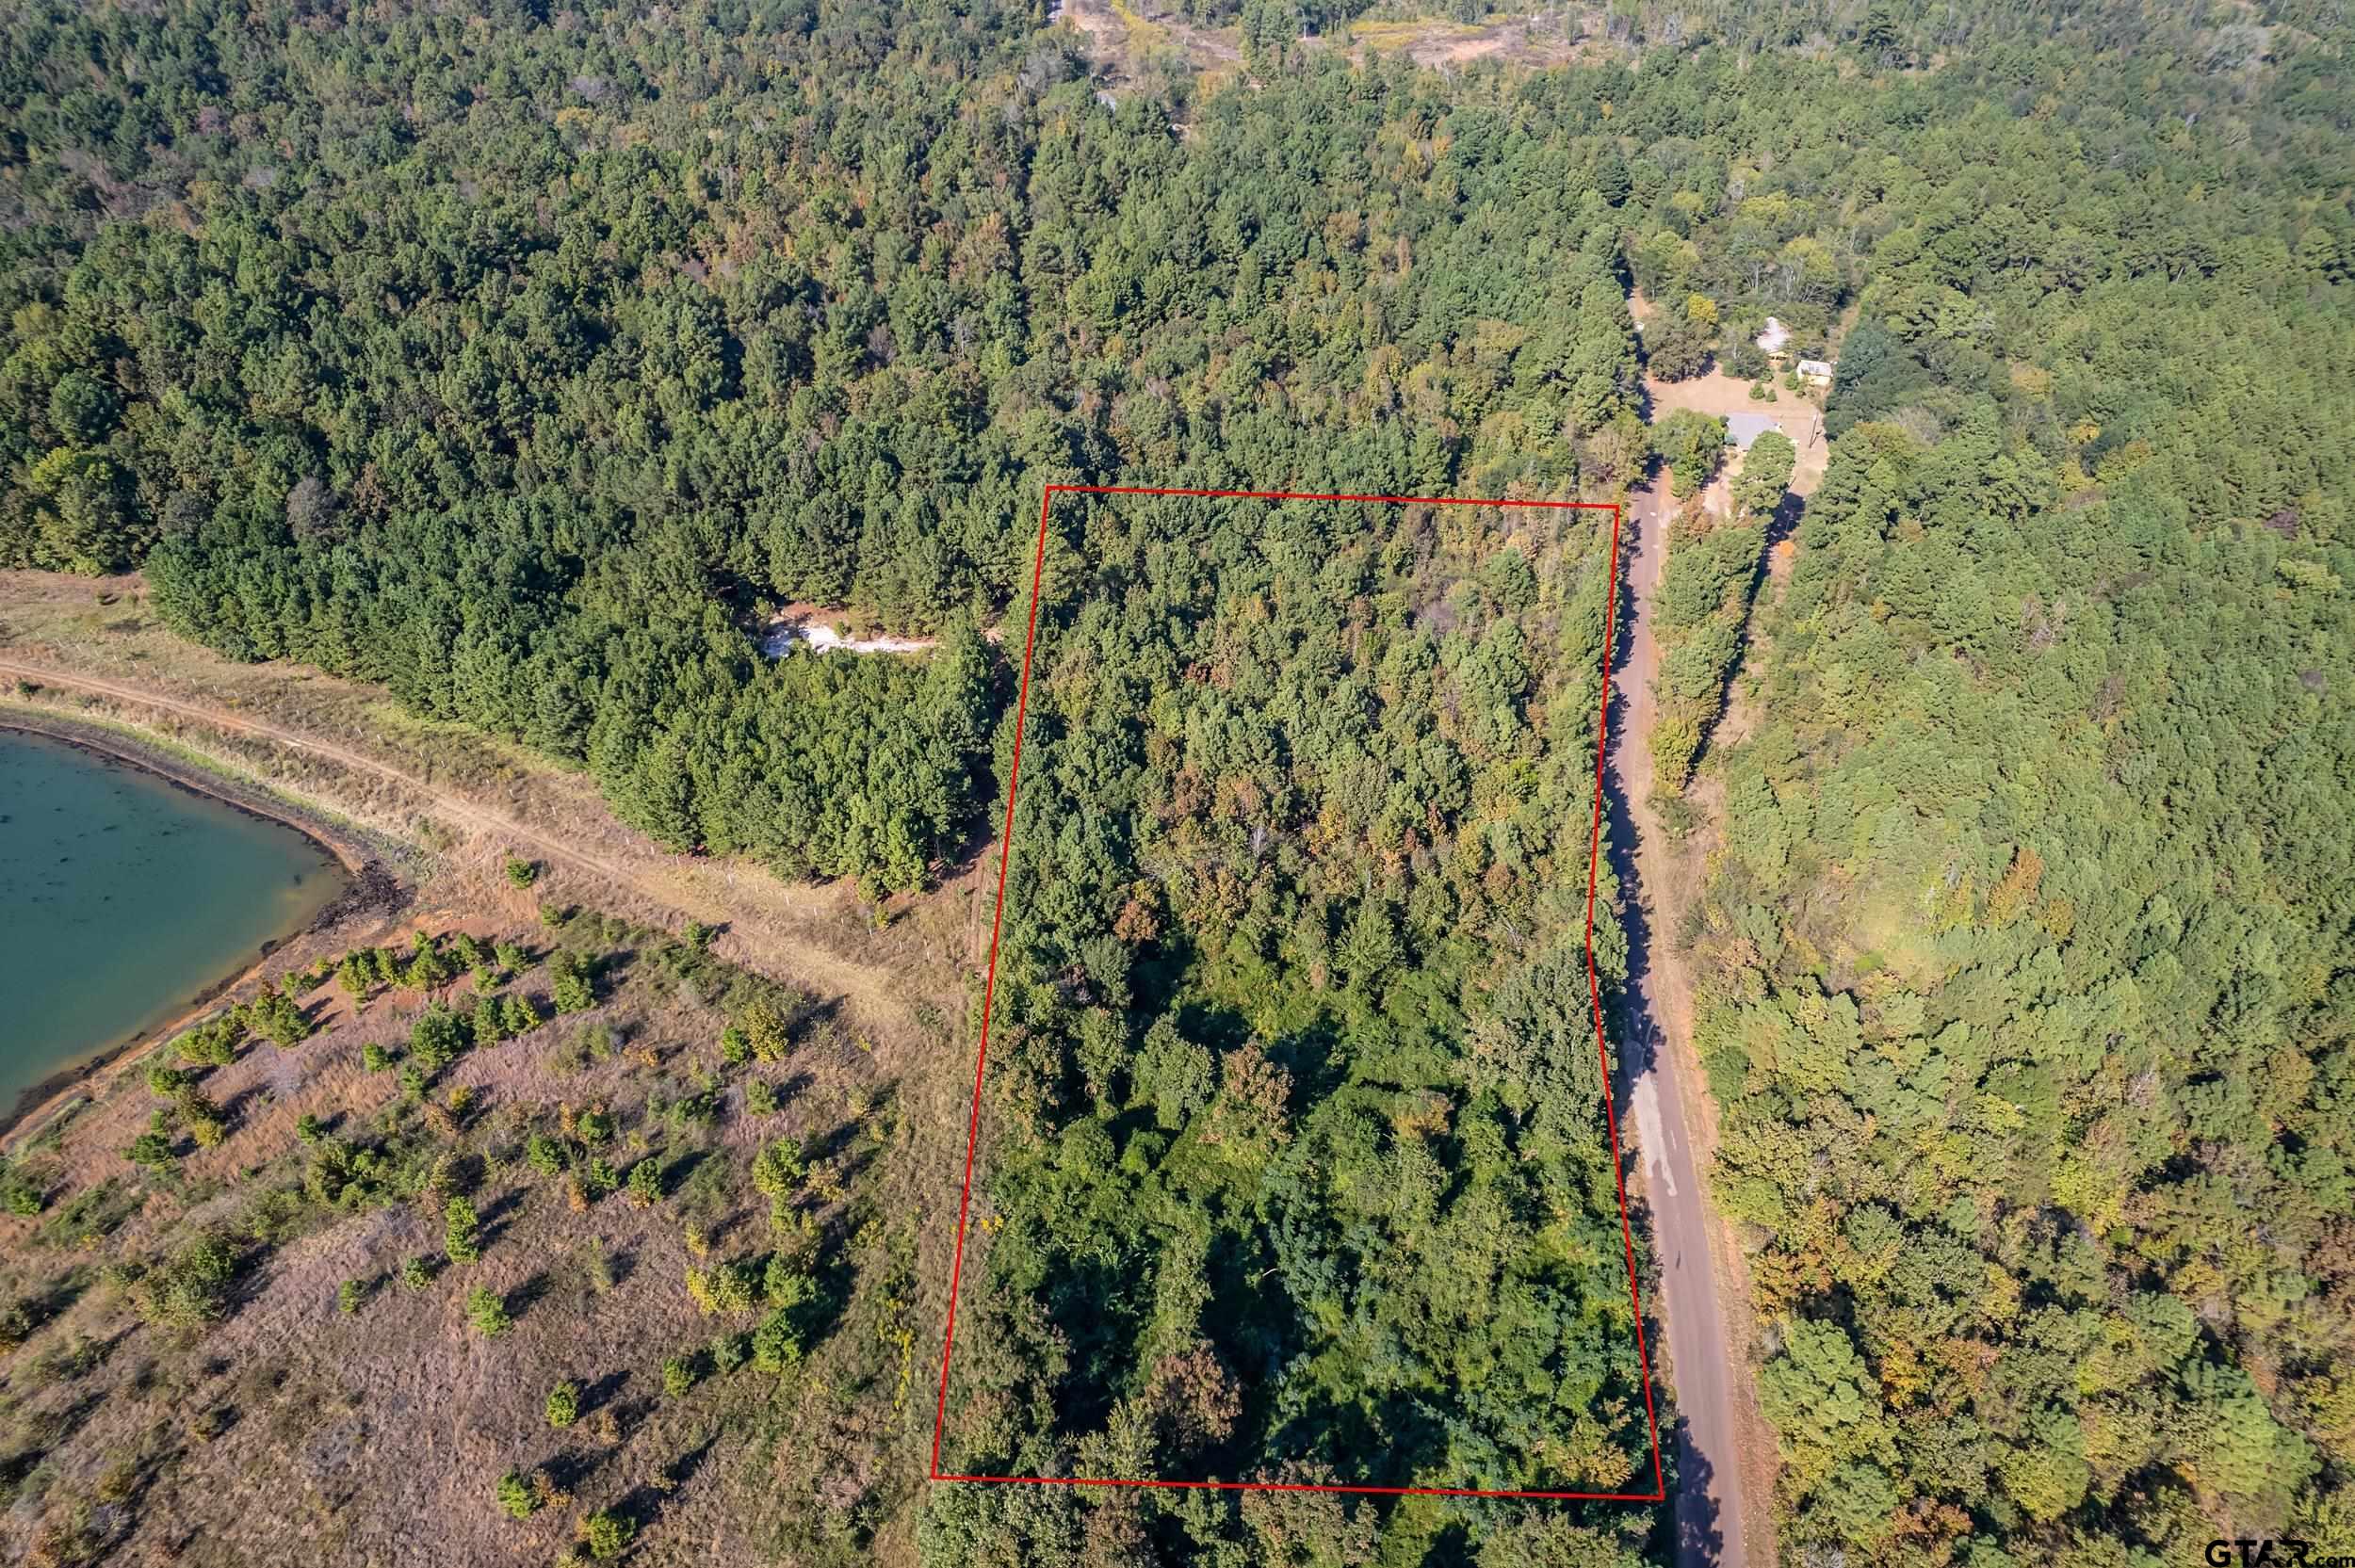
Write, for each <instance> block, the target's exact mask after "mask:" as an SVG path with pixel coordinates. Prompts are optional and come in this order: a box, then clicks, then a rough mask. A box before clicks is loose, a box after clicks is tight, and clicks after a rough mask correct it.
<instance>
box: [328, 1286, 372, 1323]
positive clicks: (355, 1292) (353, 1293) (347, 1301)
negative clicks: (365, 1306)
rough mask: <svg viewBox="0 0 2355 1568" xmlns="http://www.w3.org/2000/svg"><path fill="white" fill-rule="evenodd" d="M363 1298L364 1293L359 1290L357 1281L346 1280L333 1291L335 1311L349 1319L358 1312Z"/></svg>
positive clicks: (364, 1296)
mask: <svg viewBox="0 0 2355 1568" xmlns="http://www.w3.org/2000/svg"><path fill="white" fill-rule="evenodd" d="M365 1298H366V1292H365V1290H363V1289H362V1288H361V1285H360V1282H359V1281H358V1280H346V1281H344V1283H343V1284H342V1285H340V1286H339V1287H338V1288H337V1289H336V1291H335V1310H336V1311H337V1312H340V1313H342V1314H344V1315H345V1316H346V1317H349V1316H350V1315H351V1314H353V1313H355V1312H357V1311H359V1310H360V1303H361V1301H364V1300H365Z"/></svg>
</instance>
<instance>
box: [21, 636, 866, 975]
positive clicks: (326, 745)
mask: <svg viewBox="0 0 2355 1568" xmlns="http://www.w3.org/2000/svg"><path fill="white" fill-rule="evenodd" d="M0 680H9V681H16V680H23V681H30V682H33V683H35V684H37V685H40V686H44V687H62V688H65V689H67V690H71V691H86V692H89V693H91V694H93V695H96V696H100V697H105V698H106V699H108V700H109V701H112V702H117V703H126V704H129V705H131V706H133V707H135V708H146V709H152V710H154V711H155V712H158V713H167V714H171V715H173V716H175V717H177V718H181V719H193V720H195V721H196V722H198V723H200V724H204V725H208V726H210V727H211V728H214V729H217V730H224V731H228V732H231V733H233V734H236V735H245V736H255V737H257V738H260V739H263V740H267V741H268V742H269V743H270V744H272V745H274V746H283V747H285V748H287V749H289V750H291V751H296V752H307V753H309V754H310V755H312V756H316V757H320V758H323V759H325V760H327V761H329V762H332V763H333V764H334V765H335V766H336V767H338V768H347V769H349V770H351V771H353V772H356V773H365V774H370V775H373V776H375V777H377V778H380V779H384V780H387V781H390V782H391V783H393V784H398V785H399V786H400V787H401V788H403V789H404V790H407V791H409V792H410V793H412V794H413V795H414V796H415V797H416V799H417V800H419V801H421V802H422V803H423V804H424V805H425V806H426V808H427V809H428V810H430V812H432V813H433V814H434V815H435V816H440V817H442V818H444V819H446V820H447V822H449V823H450V824H451V825H453V826H455V827H458V828H462V829H463V830H465V831H466V832H472V833H479V834H482V835H485V836H488V837H492V838H496V839H499V840H503V841H504V842H505V843H506V844H507V845H508V846H510V848H511V849H512V850H522V851H528V852H529V853H531V854H534V855H537V856H539V857H541V858H542V859H544V860H546V861H547V862H549V863H550V864H552V865H559V866H562V867H565V868H568V869H570V870H573V871H576V872H582V873H586V874H587V875H589V876H592V877H594V878H596V879H598V880H600V881H605V882H608V883H610V884H612V885H614V886H616V887H619V888H623V889H625V890H626V891H628V892H631V893H634V894H636V895H638V896H639V897H644V898H647V899H650V900H652V901H653V902H655V903H658V904H660V905H662V906H664V907H665V908H669V909H673V910H675V911H676V912H677V913H681V914H684V915H686V916H688V917H690V918H691V919H700V920H705V921H707V922H709V921H718V920H725V919H728V918H729V917H730V915H731V913H734V912H731V911H728V910H725V909H723V908H721V907H719V906H717V905H715V904H708V903H706V902H705V901H703V900H700V899H683V898H682V897H681V896H680V891H679V888H678V887H677V885H676V883H675V881H674V880H673V879H671V878H668V877H664V876H659V875H657V874H656V872H655V868H653V867H650V866H644V865H631V864H626V863H625V862H624V861H622V860H619V859H615V858H612V857H609V856H606V855H601V854H597V853H593V852H592V851H590V850H588V849H582V848H581V847H580V846H579V845H578V844H577V842H575V841H574V840H572V839H569V838H567V837H565V836H563V835H562V834H561V833H560V832H556V831H555V830H553V829H550V828H544V827H540V826H536V825H534V824H532V823H530V822H526V821H523V820H521V819H520V818H517V817H515V816H511V815H509V814H507V813H505V812H500V811H495V810H493V809H492V808H490V807H488V806H485V805H483V804H482V803H480V802H479V801H478V800H470V799H468V798H467V797H465V796H463V795H460V794H457V793H455V792H454V791H452V790H450V789H448V788H447V787H445V786H442V785H439V784H434V783H432V782H431V781H430V780H427V779H422V778H419V777H418V776H416V775H415V774H414V773H411V772H408V771H406V770H404V769H402V768H396V767H394V766H393V765H392V764H390V763H388V762H385V761H383V760H382V758H379V757H373V756H370V755H368V754H367V753H366V752H360V751H355V750H353V749H351V748H350V747H348V746H339V745H336V744H335V743H334V742H333V741H330V740H325V739H322V738H320V737H318V736H312V735H305V734H303V733H301V732H300V731H298V730H293V729H289V728H287V727H286V726H284V725H281V724H274V723H271V722H269V721H268V720H267V719H254V718H251V717H249V716H247V715H244V714H237V713H232V712H229V711H228V710H227V709H225V708H222V707H219V706H218V705H216V704H213V703H194V702H187V701H184V700H182V699H180V698H176V697H169V696H165V695H163V694H162V693H160V692H156V691H153V690H148V689H146V688H143V687H138V686H133V685H130V684H127V683H124V682H120V681H109V680H103V679H100V678H99V677H97V676H94V675H84V674H77V673H75V672H73V671H67V670H59V669H56V668H54V667H51V666H48V665H41V664H28V663H25V662H24V661H22V660H20V659H12V658H0ZM758 956H759V957H762V958H772V957H774V956H775V955H772V954H768V953H763V954H760V955H758ZM786 957H787V962H786V964H785V967H787V968H788V969H789V970H790V971H791V973H790V974H788V976H787V977H786V978H791V979H794V980H796V981H798V982H801V983H804V984H807V985H811V986H815V987H818V988H821V989H822V990H825V991H831V992H835V993H838V994H843V995H846V996H849V997H853V998H856V999H857V1000H858V1002H859V1003H860V1004H861V1005H863V1006H867V1007H881V1008H882V1009H884V1010H885V1011H888V1012H900V1011H903V1008H902V1007H901V1006H900V1005H899V1003H898V998H899V997H901V995H903V994H904V992H905V989H906V988H905V986H904V985H903V984H901V983H900V982H896V981H894V980H893V978H892V977H891V976H890V975H889V974H887V973H886V972H885V971H884V970H882V969H879V968H874V967H870V966H869V965H866V964H861V963H856V962H852V961H850V960H847V959H843V958H841V957H839V956H837V955H836V954H833V953H830V952H827V951H825V950H823V949H822V948H820V947H817V946H814V945H808V944H797V945H795V946H793V948H792V950H791V952H790V953H789V954H788V955H786Z"/></svg>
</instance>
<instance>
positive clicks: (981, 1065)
mask: <svg viewBox="0 0 2355 1568" xmlns="http://www.w3.org/2000/svg"><path fill="white" fill-rule="evenodd" d="M1058 495H1186V496H1201V497H1206V498H1210V499H1226V500H1242V501H1357V502H1364V503H1368V504H1372V505H1379V506H1414V507H1499V508H1503V507H1540V508H1546V509H1552V510H1557V511H1608V512H1609V513H1610V514H1611V572H1610V577H1609V581H1608V586H1607V588H1606V589H1605V591H1604V596H1603V605H1604V609H1603V619H1602V695H1601V698H1600V719H1599V720H1598V724H1597V733H1596V737H1595V811H1594V820H1593V822H1592V823H1591V824H1590V826H1589V828H1588V831H1587V841H1586V994H1587V997H1588V999H1589V1000H1590V1001H1591V1002H1592V1003H1593V1005H1594V1016H1595V1056H1596V1059H1597V1060H1598V1061H1599V1062H1600V1064H1601V1067H1602V1114H1603V1123H1604V1124H1605V1125H1606V1126H1607V1127H1608V1128H1609V1129H1610V1135H1611V1173H1612V1176H1613V1179H1614V1180H1615V1181H1616V1183H1617V1185H1618V1193H1619V1240H1620V1243H1621V1246H1622V1248H1623V1249H1624V1251H1625V1253H1626V1255H1627V1293H1628V1301H1629V1303H1630V1304H1631V1305H1632V1306H1633V1308H1634V1309H1635V1358H1636V1363H1637V1366H1638V1367H1639V1369H1640V1371H1641V1374H1642V1381H1643V1385H1644V1418H1645V1422H1646V1424H1647V1425H1648V1426H1649V1429H1650V1434H1651V1470H1652V1483H1653V1484H1652V1490H1651V1491H1649V1492H1502V1491H1483V1490H1480V1489H1477V1488H1473V1487H1454V1486H1341V1485H1337V1484H1331V1483H1323V1482H1311V1481H1249V1480H1162V1479H1137V1478H1129V1477H1103V1476H960V1475H947V1474H943V1473H942V1471H941V1468H940V1443H941V1436H942V1433H943V1432H944V1431H945V1430H946V1429H947V1426H948V1420H949V1357H950V1352H951V1351H953V1350H955V1348H956V1343H957V1290H958V1286H959V1285H961V1284H962V1283H963V1281H964V1278H965V1234H966V1218H967V1215H968V1213H969V1212H970V1210H971V1208H972V1206H973V1158H974V1153H975V1150H976V1148H977V1147H978V1145H979V1141H980V1138H981V1130H982V1079H983V1071H984V1070H985V1069H986V1067H987V1066H988V1062H989V1026H990V1019H991V1014H992V1008H993V1005H994V1004H995V1003H996V1001H997V997H998V939H999V931H1000V930H1001V929H1002V928H1003V926H1004V924H1005V918H1006V865H1007V862H1008V860H1009V859H1010V858H1011V856H1012V854H1013V851H1014V801H1015V789H1016V788H1017V787H1018V786H1019V784H1020V782H1021V777H1022V732H1023V729H1024V726H1025V722H1026V720H1027V718H1028V715H1029V712H1030V702H1031V650H1032V648H1033V646H1034V645H1035V644H1036V642H1037V639H1038V594H1039V584H1040V582H1041V580H1042V577H1043V575H1044V573H1045V570H1046V565H1047V523H1048V515H1049V514H1050V512H1051V511H1052V510H1053V508H1054V505H1055V497H1056V496H1058ZM1619 519H1620V507H1619V504H1618V503H1617V502H1616V501H1515V500H1498V499H1489V498H1485V497H1478V496H1462V495H1315V494H1307V493H1301V492H1297V491H1283V490H1182V489H1169V488H1161V487H1156V486H1146V485H1068V484H1050V485H1048V487H1047V489H1046V493H1044V494H1043V495H1042V496H1041V497H1040V499H1039V505H1038V543H1037V546H1036V548H1035V549H1034V550H1033V551H1032V553H1031V613H1030V624H1029V625H1028V627H1026V628H1025V630H1024V631H1023V634H1022V680H1021V684H1020V686H1019V687H1018V688H1017V690H1016V694H1015V704H1014V755H1013V759H1012V761H1011V763H1010V764H1009V765H1008V768H1007V773H1006V821H1005V830H1004V832H1002V833H1001V834H1000V835H999V841H998V907H997V911H996V913H994V914H993V915H992V916H991V918H990V926H989V976H988V978H987V979H986V980H985V981H984V982H983V988H982V1039H981V1045H980V1048H979V1049H978V1050H977V1051H976V1052H975V1053H974V1059H973V1108H972V1111H971V1114H970V1115H969V1116H968V1118H967V1119H966V1129H965V1190H964V1193H963V1195H962V1196H961V1197H960V1198H959V1199H958V1200H957V1244H956V1254H955V1259H954V1261H953V1262H952V1263H951V1264H950V1270H949V1324H948V1331H947V1333H946V1334H945V1335H944V1336H943V1338H942V1341H941V1347H940V1398H939V1401H938V1403H937V1404H936V1405H935V1406H934V1412H933V1458H932V1466H931V1470H930V1473H929V1475H928V1476H927V1478H926V1479H929V1480H935V1481H995V1482H1005V1483H1016V1484H1028V1485H1035V1486H1157V1487H1176V1488H1186V1489H1192V1490H1198V1491H1226V1492H1349V1493H1370V1494H1374V1495H1383V1496H1418V1497H1548V1498H1560V1499H1566V1500H1570V1501H1579V1502H1599V1503H1659V1502H1665V1501H1666V1500H1667V1490H1668V1482H1667V1476H1666V1473H1665V1469H1664V1468H1663V1466H1662V1464H1661V1460H1660V1416H1659V1413H1658V1411H1657V1410H1656V1409H1655V1407H1654V1402H1653V1398H1652V1386H1651V1381H1652V1380H1651V1355H1650V1352H1649V1350H1648V1349H1647V1348H1646V1346H1645V1343H1644V1302H1643V1296H1642V1292H1641V1291H1640V1290H1639V1289H1638V1288H1637V1285H1636V1281H1635V1230H1634V1225H1633V1222H1632V1220H1629V1218H1628V1210H1627V1168H1626V1162H1625V1160H1624V1158H1623V1157H1622V1156H1621V1155H1620V1152H1619V1118H1618V1113H1617V1112H1616V1110H1615V1109H1614V1108H1613V1107H1612V1104H1611V1052H1610V1047H1609V1046H1608V1044H1607V1043H1605V1039H1604V1034H1603V1026H1602V987H1601V984H1600V980H1599V979H1598V978H1597V977H1596V974H1595V881H1596V873H1597V869H1598V867H1599V865H1600V858H1601V851H1602V775H1603V762H1604V758H1605V757H1606V756H1607V754H1608V753H1609V751H1610V746H1611V644H1612V633H1613V631H1614V629H1615V628H1616V625H1617V622H1618V601H1619Z"/></svg>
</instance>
